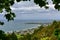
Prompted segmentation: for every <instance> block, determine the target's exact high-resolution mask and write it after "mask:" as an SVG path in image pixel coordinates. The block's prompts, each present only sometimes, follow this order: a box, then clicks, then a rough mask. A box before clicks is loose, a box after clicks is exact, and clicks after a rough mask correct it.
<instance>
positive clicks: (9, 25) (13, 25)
mask: <svg viewBox="0 0 60 40" xmlns="http://www.w3.org/2000/svg"><path fill="white" fill-rule="evenodd" d="M4 22H5V24H4V25H3V26H2V25H0V30H3V31H5V32H9V31H20V30H24V29H31V28H36V27H38V25H41V24H40V23H42V24H43V23H44V24H45V23H50V22H52V21H51V20H14V21H9V22H7V21H4Z"/></svg>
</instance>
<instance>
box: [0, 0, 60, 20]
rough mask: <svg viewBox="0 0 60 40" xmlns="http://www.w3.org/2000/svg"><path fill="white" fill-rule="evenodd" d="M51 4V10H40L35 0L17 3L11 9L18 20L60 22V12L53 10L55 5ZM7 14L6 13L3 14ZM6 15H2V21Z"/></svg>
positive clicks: (0, 15)
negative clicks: (50, 20) (52, 20)
mask: <svg viewBox="0 0 60 40" xmlns="http://www.w3.org/2000/svg"><path fill="white" fill-rule="evenodd" d="M49 3H50V5H49V6H50V8H49V9H45V8H40V7H39V6H38V5H36V4H35V3H34V2H33V0H32V1H25V2H23V1H21V2H19V3H17V2H16V3H15V4H14V5H13V6H12V7H11V9H12V11H13V12H14V13H15V14H16V18H15V19H18V20H42V19H45V20H48V19H54V20H60V11H57V10H55V9H54V8H53V5H52V4H51V2H50V1H49ZM3 13H5V12H3ZM2 15H4V14H0V19H3V17H4V16H2Z"/></svg>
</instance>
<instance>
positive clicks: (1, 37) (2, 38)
mask: <svg viewBox="0 0 60 40" xmlns="http://www.w3.org/2000/svg"><path fill="white" fill-rule="evenodd" d="M5 38H6V34H5V33H4V31H2V30H0V40H5Z"/></svg>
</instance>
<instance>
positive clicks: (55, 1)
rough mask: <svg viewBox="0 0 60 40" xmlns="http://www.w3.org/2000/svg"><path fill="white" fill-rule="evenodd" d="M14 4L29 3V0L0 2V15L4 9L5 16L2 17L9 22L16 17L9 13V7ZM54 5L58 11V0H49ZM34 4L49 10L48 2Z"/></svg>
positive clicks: (42, 0)
mask: <svg viewBox="0 0 60 40" xmlns="http://www.w3.org/2000/svg"><path fill="white" fill-rule="evenodd" d="M15 1H16V2H20V1H30V0H0V13H2V12H3V9H5V11H6V12H7V14H5V15H4V17H5V18H6V19H7V20H8V21H10V20H14V18H15V17H16V15H15V14H14V13H13V12H12V11H11V8H10V6H12V5H13V4H14V3H15ZM51 1H52V2H53V4H54V8H55V9H57V10H60V0H51ZM34 3H35V4H36V5H39V6H40V7H41V8H42V7H45V8H46V9H47V8H49V7H48V6H47V5H49V4H48V2H47V0H34ZM3 24H4V23H3V22H0V25H3Z"/></svg>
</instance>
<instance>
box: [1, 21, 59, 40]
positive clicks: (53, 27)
mask: <svg viewBox="0 0 60 40" xmlns="http://www.w3.org/2000/svg"><path fill="white" fill-rule="evenodd" d="M0 40H60V22H59V21H58V22H57V21H54V22H53V23H52V24H49V25H47V26H43V25H42V26H40V27H39V28H37V29H34V32H33V33H32V34H30V33H26V34H20V33H15V32H13V33H8V34H7V33H4V32H3V31H2V30H0Z"/></svg>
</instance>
